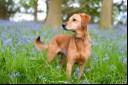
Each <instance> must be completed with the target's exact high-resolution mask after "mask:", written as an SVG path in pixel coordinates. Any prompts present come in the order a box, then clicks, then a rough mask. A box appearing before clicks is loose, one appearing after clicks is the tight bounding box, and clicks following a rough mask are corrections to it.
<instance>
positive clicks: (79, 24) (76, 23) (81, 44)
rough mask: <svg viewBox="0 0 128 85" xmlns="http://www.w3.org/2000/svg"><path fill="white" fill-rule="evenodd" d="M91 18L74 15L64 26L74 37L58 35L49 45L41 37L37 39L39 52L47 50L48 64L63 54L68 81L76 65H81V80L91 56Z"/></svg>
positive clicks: (79, 77) (62, 59)
mask: <svg viewBox="0 0 128 85" xmlns="http://www.w3.org/2000/svg"><path fill="white" fill-rule="evenodd" d="M90 20H91V16H90V15H88V14H85V13H79V14H73V15H72V16H71V17H70V18H69V20H68V21H67V22H65V23H63V24H62V27H63V29H64V30H67V31H72V32H73V33H74V34H73V35H66V34H58V35H56V36H55V37H54V38H53V39H52V40H51V42H50V43H49V44H47V45H44V44H43V43H42V42H41V41H40V37H38V38H36V39H35V47H36V48H37V49H38V50H47V51H48V57H47V62H48V63H49V62H51V61H52V60H53V59H54V58H55V56H56V54H61V65H62V66H63V65H64V63H65V62H66V63H67V64H66V74H67V79H70V77H71V72H72V67H73V65H74V64H79V65H80V71H79V76H78V79H81V77H82V73H83V71H84V68H85V64H86V62H87V60H88V58H89V57H90V56H91V38H90V35H89V31H88V26H87V25H88V23H89V22H90Z"/></svg>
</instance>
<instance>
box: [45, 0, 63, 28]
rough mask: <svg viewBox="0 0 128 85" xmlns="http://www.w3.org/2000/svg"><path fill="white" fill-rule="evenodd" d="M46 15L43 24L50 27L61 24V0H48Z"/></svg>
mask: <svg viewBox="0 0 128 85" xmlns="http://www.w3.org/2000/svg"><path fill="white" fill-rule="evenodd" d="M47 10H48V12H47V13H48V15H47V17H46V21H45V26H48V27H50V28H58V27H60V25H61V24H62V18H61V0H49V1H48V9H47Z"/></svg>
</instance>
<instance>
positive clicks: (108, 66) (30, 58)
mask: <svg viewBox="0 0 128 85" xmlns="http://www.w3.org/2000/svg"><path fill="white" fill-rule="evenodd" d="M89 32H90V36H91V39H92V55H91V57H90V59H89V61H88V62H87V65H86V68H85V71H84V74H83V77H82V80H80V81H79V80H77V75H78V72H79V68H78V66H77V65H75V66H74V70H73V72H72V79H71V81H67V80H66V73H65V72H66V69H65V67H64V68H61V69H59V68H60V67H59V56H57V58H55V60H54V61H53V62H52V63H51V64H50V65H49V66H48V67H46V65H45V62H46V59H47V52H46V51H43V52H39V51H38V50H37V49H36V48H35V46H34V39H35V38H37V37H38V36H41V40H42V41H43V43H48V42H49V41H50V40H51V39H52V38H53V37H54V36H55V35H57V34H71V35H72V32H67V31H64V30H63V29H62V27H60V28H58V29H57V28H53V29H49V28H47V27H44V26H43V23H42V22H38V23H37V22H13V21H4V20H0V84H1V83H3V84H5V83H7V84H20V83H23V84H36V83H37V84H41V83H64V84H66V83H82V84H84V83H85V84H119V83H121V84H126V83H127V26H123V25H117V26H113V27H112V29H108V30H101V29H99V27H98V25H97V24H90V25H89Z"/></svg>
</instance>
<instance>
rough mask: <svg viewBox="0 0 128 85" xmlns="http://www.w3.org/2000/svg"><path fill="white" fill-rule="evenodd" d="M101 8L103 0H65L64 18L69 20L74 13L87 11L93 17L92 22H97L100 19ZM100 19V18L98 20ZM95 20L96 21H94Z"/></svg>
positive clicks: (63, 5)
mask: <svg viewBox="0 0 128 85" xmlns="http://www.w3.org/2000/svg"><path fill="white" fill-rule="evenodd" d="M100 9H101V0H95V1H93V0H70V1H68V2H67V0H63V4H62V14H63V16H64V17H63V19H64V20H67V19H68V18H69V17H70V16H71V15H72V14H74V13H80V12H83V13H87V14H89V15H91V17H92V21H91V22H92V23H94V22H95V23H96V22H98V20H99V18H98V17H99V16H100V12H99V11H100ZM97 19H98V20H97ZM94 20H95V21H94Z"/></svg>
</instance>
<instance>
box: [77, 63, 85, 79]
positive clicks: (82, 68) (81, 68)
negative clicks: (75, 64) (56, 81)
mask: <svg viewBox="0 0 128 85" xmlns="http://www.w3.org/2000/svg"><path fill="white" fill-rule="evenodd" d="M84 67H85V64H81V65H80V72H79V76H78V79H79V80H80V79H81V77H82V73H83V71H84Z"/></svg>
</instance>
